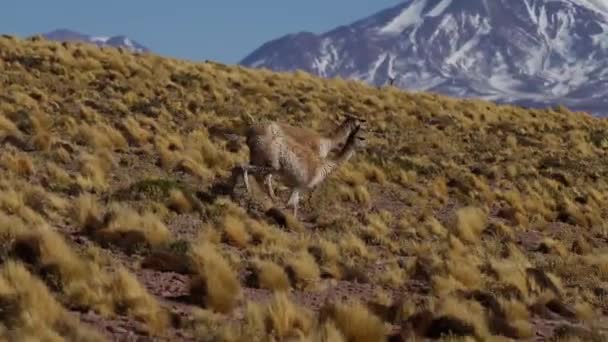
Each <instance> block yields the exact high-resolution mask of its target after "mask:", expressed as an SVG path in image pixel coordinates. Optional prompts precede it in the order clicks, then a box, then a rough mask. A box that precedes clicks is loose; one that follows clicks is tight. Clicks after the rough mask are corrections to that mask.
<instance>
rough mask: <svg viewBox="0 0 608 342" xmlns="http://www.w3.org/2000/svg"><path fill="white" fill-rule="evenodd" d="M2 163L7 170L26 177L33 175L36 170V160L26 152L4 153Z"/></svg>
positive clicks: (0, 160)
mask: <svg viewBox="0 0 608 342" xmlns="http://www.w3.org/2000/svg"><path fill="white" fill-rule="evenodd" d="M0 165H2V167H4V168H5V169H6V170H9V171H11V172H13V173H15V174H18V175H23V176H26V177H29V176H32V175H33V174H34V173H35V172H36V168H35V167H34V162H33V161H32V159H31V158H30V157H29V156H28V155H27V154H25V153H18V152H17V153H15V152H13V153H10V152H8V153H3V155H2V157H1V159H0Z"/></svg>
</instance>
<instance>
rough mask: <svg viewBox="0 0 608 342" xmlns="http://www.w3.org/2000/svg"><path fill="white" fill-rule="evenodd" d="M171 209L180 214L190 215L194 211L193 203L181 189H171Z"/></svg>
mask: <svg viewBox="0 0 608 342" xmlns="http://www.w3.org/2000/svg"><path fill="white" fill-rule="evenodd" d="M169 207H170V208H173V209H175V210H177V211H178V212H179V213H188V212H191V211H192V210H193V209H194V205H193V203H192V201H191V200H189V199H188V197H186V195H185V194H184V192H183V191H182V190H179V189H171V190H170V191H169Z"/></svg>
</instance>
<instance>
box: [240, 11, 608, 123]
mask: <svg viewBox="0 0 608 342" xmlns="http://www.w3.org/2000/svg"><path fill="white" fill-rule="evenodd" d="M602 6H603V5H602V3H601V2H597V1H591V0H561V1H553V2H548V1H543V0H516V1H506V0H498V1H493V2H488V1H482V0H480V1H473V2H467V3H463V2H456V1H453V0H413V1H407V2H404V3H401V4H398V5H396V6H393V7H390V8H387V9H384V10H381V11H378V12H376V13H375V14H372V15H371V16H368V17H365V18H362V19H359V20H357V21H354V22H353V23H351V24H348V25H340V26H337V27H336V28H334V29H332V30H329V31H327V32H324V33H321V34H315V33H311V32H299V33H295V34H288V35H284V36H282V37H279V38H277V39H274V40H271V41H269V42H267V43H265V44H263V45H262V46H261V47H260V48H258V49H256V50H254V51H253V52H252V53H250V54H249V55H247V56H246V57H245V58H244V59H243V60H242V61H241V62H240V64H241V65H244V66H247V67H254V68H259V67H264V68H268V69H271V70H274V71H294V70H303V71H306V72H310V73H312V74H315V75H317V76H322V77H337V76H339V77H345V78H351V79H358V80H361V81H364V82H367V83H371V84H374V85H384V84H387V83H389V82H390V80H391V79H393V78H394V80H395V85H396V86H398V87H401V88H405V89H408V90H412V91H433V92H439V93H442V94H445V95H449V96H457V97H478V98H483V99H486V100H491V101H495V102H498V103H508V104H516V105H522V106H527V107H546V106H555V105H558V104H562V105H566V106H568V107H570V108H572V109H573V110H582V111H589V112H591V113H593V114H597V115H602V116H603V115H606V114H608V111H606V110H604V109H603V108H604V107H606V105H607V104H608V103H607V102H606V101H607V100H606V98H607V97H606V96H605V95H607V94H608V93H607V92H606V91H602V90H601V89H604V88H606V87H605V83H606V81H605V79H606V76H608V63H607V62H606V57H607V56H608V44H607V43H606V41H608V40H606V38H608V10H607V9H606V8H605V7H602Z"/></svg>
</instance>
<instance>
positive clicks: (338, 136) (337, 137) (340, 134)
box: [330, 121, 352, 147]
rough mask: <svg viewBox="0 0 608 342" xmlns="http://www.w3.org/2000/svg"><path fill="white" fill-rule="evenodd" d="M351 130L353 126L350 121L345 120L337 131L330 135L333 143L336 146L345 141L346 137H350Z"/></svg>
mask: <svg viewBox="0 0 608 342" xmlns="http://www.w3.org/2000/svg"><path fill="white" fill-rule="evenodd" d="M351 131H352V127H351V124H350V122H348V121H345V122H343V123H342V124H341V125H340V126H338V128H337V129H336V131H335V132H334V133H333V134H331V135H330V139H331V142H332V145H334V146H335V145H337V144H339V143H341V142H343V141H344V140H346V138H347V137H348V135H349V134H350V132H351ZM332 147H333V146H332Z"/></svg>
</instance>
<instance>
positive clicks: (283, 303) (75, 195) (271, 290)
mask: <svg viewBox="0 0 608 342" xmlns="http://www.w3.org/2000/svg"><path fill="white" fill-rule="evenodd" d="M0 84H1V88H0V140H1V141H2V145H1V146H2V150H1V151H2V153H1V155H0V168H1V169H2V171H1V173H0V217H1V219H0V244H1V249H0V251H2V253H1V254H0V260H1V261H2V264H1V266H0V316H1V317H2V319H0V334H1V335H2V336H3V338H7V339H10V340H25V339H26V337H34V336H37V337H38V338H45V340H53V341H55V340H57V341H60V340H62V339H61V337H63V338H65V339H66V340H87V341H97V340H100V341H101V340H134V339H135V337H140V338H142V340H166V341H169V340H170V341H180V340H189V341H194V340H199V341H212V340H226V341H270V340H271V338H270V336H275V337H276V338H277V339H276V340H282V341H287V340H290V341H294V340H302V341H303V340H306V341H332V342H333V341H357V342H358V341H382V340H385V338H388V336H390V340H391V341H401V340H411V338H412V336H419V337H422V336H425V337H428V338H438V337H439V336H440V335H441V334H442V333H443V334H448V333H451V334H453V335H456V336H477V337H478V338H479V339H480V340H497V341H498V340H501V337H502V338H503V339H504V338H506V337H511V338H516V339H521V340H535V338H536V339H538V338H542V337H547V336H559V337H564V338H565V337H567V336H579V337H580V338H581V339H583V340H587V341H589V340H598V341H599V340H601V339H602V338H603V337H602V336H600V334H601V333H602V331H603V329H604V328H605V327H606V323H607V322H606V320H605V319H604V315H606V313H607V312H608V306H607V305H606V301H605V295H606V293H607V291H608V283H607V281H608V254H606V247H608V224H607V222H608V221H607V218H608V210H607V208H608V207H607V206H606V201H607V199H608V197H607V195H608V183H607V179H608V164H607V163H606V156H607V154H608V122H607V121H605V120H601V119H598V118H593V117H592V116H590V115H587V114H584V113H573V112H569V111H567V110H565V109H564V108H554V109H547V110H526V109H522V108H518V107H514V106H497V105H495V104H492V103H489V102H483V101H471V100H459V99H453V98H448V97H444V96H439V95H435V94H430V93H419V94H412V93H408V92H404V91H401V90H399V89H397V88H394V87H383V88H373V87H369V86H366V85H364V84H361V83H357V82H354V81H345V80H341V79H334V80H324V79H320V78H316V77H313V76H311V75H309V74H305V73H299V72H298V73H273V72H270V71H265V70H251V69H247V68H244V67H239V66H225V65H220V64H215V63H210V62H209V63H196V64H194V63H187V62H183V61H179V60H174V59H168V58H161V57H158V56H155V55H151V54H132V53H128V52H125V51H119V50H117V49H112V48H98V47H95V46H92V45H85V44H80V43H58V42H51V41H45V40H40V39H38V38H36V39H31V40H19V39H15V38H11V37H7V36H4V37H2V38H0ZM346 112H350V113H355V114H356V115H359V116H362V117H365V118H367V119H368V124H367V126H368V127H367V131H366V132H367V133H366V135H367V137H368V146H367V148H366V149H365V150H364V151H360V152H359V153H358V154H356V155H355V157H353V159H352V160H351V161H349V162H348V163H347V164H346V165H344V166H343V167H342V168H341V169H339V171H338V172H336V173H335V174H334V175H333V176H331V177H330V179H328V180H327V181H326V182H325V183H322V184H321V186H320V187H319V188H318V189H317V190H316V191H314V192H313V193H312V194H307V195H305V196H304V199H303V200H302V202H303V206H304V208H303V209H302V210H301V212H302V214H301V216H302V217H301V220H302V221H297V220H294V219H293V217H291V216H290V215H289V214H284V215H279V214H277V210H271V207H272V206H271V204H270V203H269V200H268V199H267V198H264V197H263V196H262V195H261V192H259V191H256V192H255V195H254V196H247V194H246V192H245V191H244V186H243V184H242V182H241V181H240V182H237V183H236V184H235V185H236V186H235V188H234V191H233V192H232V193H231V192H229V191H227V188H226V186H225V183H226V179H228V178H229V177H230V175H231V170H232V168H233V167H234V166H235V165H238V164H240V163H243V162H246V161H247V154H248V152H247V147H246V146H245V145H244V142H243V141H242V140H241V141H234V140H231V139H230V140H229V139H226V137H227V135H226V134H225V133H234V132H241V131H242V128H243V127H244V123H246V122H247V120H251V118H253V119H254V120H268V119H271V120H276V119H280V120H282V121H285V122H291V123H293V124H297V125H302V126H308V127H312V128H314V129H318V130H319V131H323V132H328V131H330V130H331V129H333V127H335V123H333V121H332V120H338V121H339V120H341V119H340V118H339V115H340V114H343V113H346ZM278 194H280V196H281V198H282V200H283V201H285V200H286V197H287V191H282V190H280V189H279V190H278ZM277 207H278V208H279V209H280V208H281V205H280V204H279V205H277ZM278 212H280V210H279V211H278ZM216 338H217V339H216Z"/></svg>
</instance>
